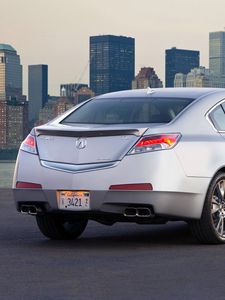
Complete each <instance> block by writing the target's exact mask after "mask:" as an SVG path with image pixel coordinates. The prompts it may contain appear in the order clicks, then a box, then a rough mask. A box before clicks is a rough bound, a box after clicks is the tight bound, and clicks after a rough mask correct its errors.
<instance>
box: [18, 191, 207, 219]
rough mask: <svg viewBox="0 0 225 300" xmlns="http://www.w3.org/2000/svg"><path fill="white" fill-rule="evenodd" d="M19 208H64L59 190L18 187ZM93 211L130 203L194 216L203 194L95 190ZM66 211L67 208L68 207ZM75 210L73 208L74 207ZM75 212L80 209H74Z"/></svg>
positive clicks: (163, 212)
mask: <svg viewBox="0 0 225 300" xmlns="http://www.w3.org/2000/svg"><path fill="white" fill-rule="evenodd" d="M13 194H14V199H15V202H16V206H17V209H18V210H19V207H20V205H21V204H26V203H29V204H32V203H42V204H43V205H44V207H45V210H46V211H47V212H56V211H58V212H60V210H59V209H58V203H57V197H56V191H55V190H32V189H14V190H13ZM90 201H91V203H90V211H84V212H82V214H85V213H87V214H89V213H92V214H94V213H101V214H102V213H103V214H104V213H111V214H121V215H123V213H124V210H125V208H127V207H130V206H135V207H137V206H147V207H149V206H151V207H152V208H153V210H154V213H155V215H158V216H168V217H178V218H180V219H182V218H184V219H185V218H194V219H198V218H200V217H201V211H202V201H201V195H198V194H192V193H177V192H154V191H91V192H90ZM62 212H65V211H64V210H63V211H62ZM70 213H71V211H70ZM72 213H74V214H79V213H80V211H79V212H77V211H74V212H72Z"/></svg>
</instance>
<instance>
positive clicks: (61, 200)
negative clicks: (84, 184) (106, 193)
mask: <svg viewBox="0 0 225 300" xmlns="http://www.w3.org/2000/svg"><path fill="white" fill-rule="evenodd" d="M57 199H58V207H59V209H64V210H73V211H74V210H75V211H77V210H80V211H82V210H89V209H90V193H89V192H87V191H58V192H57Z"/></svg>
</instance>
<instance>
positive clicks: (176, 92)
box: [95, 88, 225, 99]
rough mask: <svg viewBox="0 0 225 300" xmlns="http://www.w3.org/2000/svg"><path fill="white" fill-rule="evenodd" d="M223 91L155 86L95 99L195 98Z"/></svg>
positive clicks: (223, 90) (219, 89)
mask: <svg viewBox="0 0 225 300" xmlns="http://www.w3.org/2000/svg"><path fill="white" fill-rule="evenodd" d="M216 92H224V93H225V89H222V88H156V89H150V88H147V89H136V90H126V91H119V92H113V93H107V94H103V95H100V96H97V97H96V98H95V99H105V98H120V97H122V98H139V97H140V98H142V97H146V98H147V97H168V98H170V97H171V98H172V97H175V98H192V99H197V98H199V97H201V96H206V95H208V94H212V93H216Z"/></svg>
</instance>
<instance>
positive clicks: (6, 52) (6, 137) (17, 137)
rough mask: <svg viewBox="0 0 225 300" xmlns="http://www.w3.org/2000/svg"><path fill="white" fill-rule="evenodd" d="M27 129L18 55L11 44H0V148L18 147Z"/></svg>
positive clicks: (24, 98) (25, 106) (25, 104)
mask: <svg viewBox="0 0 225 300" xmlns="http://www.w3.org/2000/svg"><path fill="white" fill-rule="evenodd" d="M27 129H28V122H27V101H26V97H25V96H23V92H22V65H21V64H20V57H19V55H18V54H17V52H16V50H15V49H14V48H13V47H12V46H10V45H7V44H0V150H11V149H18V148H19V145H20V143H21V142H22V140H23V138H24V136H25V135H26V131H27Z"/></svg>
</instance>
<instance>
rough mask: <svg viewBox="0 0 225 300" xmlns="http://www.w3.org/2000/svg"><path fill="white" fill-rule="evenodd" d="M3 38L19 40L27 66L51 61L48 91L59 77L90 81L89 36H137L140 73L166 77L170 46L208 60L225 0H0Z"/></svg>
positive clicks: (54, 90) (224, 22) (224, 17)
mask: <svg viewBox="0 0 225 300" xmlns="http://www.w3.org/2000/svg"><path fill="white" fill-rule="evenodd" d="M0 9H1V17H0V43H8V44H11V45H12V46H14V47H15V48H16V50H17V52H18V54H19V55H20V57H21V62H22V65H23V70H24V93H25V94H27V66H28V65H29V64H42V63H43V64H48V66H49V93H50V94H51V95H57V94H59V85H60V83H69V82H76V81H78V79H79V78H80V76H81V74H82V73H84V76H83V78H82V79H81V81H82V82H88V78H89V75H88V74H89V68H87V69H86V71H85V72H84V70H85V67H86V66H87V64H88V56H89V36H91V35H99V34H114V35H125V36H131V37H134V38H135V40H136V64H135V65H136V73H137V71H138V70H139V69H140V67H143V66H151V67H154V68H155V70H156V72H157V74H158V75H159V76H160V79H161V80H163V82H164V56H165V49H166V48H171V47H173V46H176V47H177V48H185V49H194V50H200V52H201V65H204V66H206V67H207V66H208V33H209V32H210V31H217V30H218V31H219V30H223V29H224V26H225V0H213V1H212V0H139V1H137V0H135V1H133V0H111V1H109V0H92V1H91V0H63V1H62V0H35V1H34V0H0Z"/></svg>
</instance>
